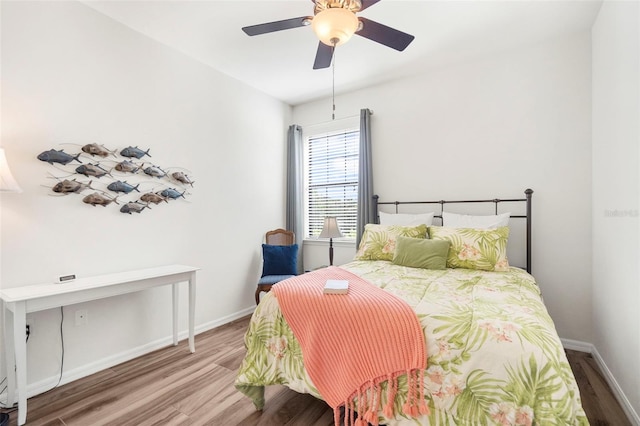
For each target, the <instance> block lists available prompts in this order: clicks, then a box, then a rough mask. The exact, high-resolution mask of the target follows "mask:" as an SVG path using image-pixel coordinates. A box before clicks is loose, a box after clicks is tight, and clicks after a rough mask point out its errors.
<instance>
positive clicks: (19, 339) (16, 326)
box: [13, 302, 27, 425]
mask: <svg viewBox="0 0 640 426" xmlns="http://www.w3.org/2000/svg"><path fill="white" fill-rule="evenodd" d="M26 328H27V313H26V306H25V303H24V302H16V303H15V305H14V310H13V341H14V345H15V354H16V381H17V388H18V425H23V424H25V423H26V422H27V342H26V337H25V330H26Z"/></svg>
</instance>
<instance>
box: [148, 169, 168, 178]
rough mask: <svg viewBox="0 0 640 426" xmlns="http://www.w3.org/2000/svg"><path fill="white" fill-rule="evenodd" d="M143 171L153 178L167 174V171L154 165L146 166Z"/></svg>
mask: <svg viewBox="0 0 640 426" xmlns="http://www.w3.org/2000/svg"><path fill="white" fill-rule="evenodd" d="M144 173H145V174H147V175H149V176H152V177H155V178H163V177H165V176H166V175H167V172H165V171H164V170H162V169H161V168H160V167H156V166H149V167H147V168H146V169H144Z"/></svg>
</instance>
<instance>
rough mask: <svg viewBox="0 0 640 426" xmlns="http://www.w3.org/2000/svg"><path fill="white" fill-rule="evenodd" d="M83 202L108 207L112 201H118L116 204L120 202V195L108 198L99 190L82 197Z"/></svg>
mask: <svg viewBox="0 0 640 426" xmlns="http://www.w3.org/2000/svg"><path fill="white" fill-rule="evenodd" d="M82 202H83V203H86V204H91V205H92V206H94V207H95V206H102V207H107V206H108V205H109V204H111V203H116V204H120V203H118V197H115V198H108V197H105V196H104V195H101V194H99V193H97V192H94V193H93V194H89V195H87V196H86V197H84V198H83V199H82Z"/></svg>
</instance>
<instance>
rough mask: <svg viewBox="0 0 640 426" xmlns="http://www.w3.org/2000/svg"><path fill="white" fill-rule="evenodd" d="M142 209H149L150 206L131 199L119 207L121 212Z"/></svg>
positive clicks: (134, 211) (139, 211) (136, 211)
mask: <svg viewBox="0 0 640 426" xmlns="http://www.w3.org/2000/svg"><path fill="white" fill-rule="evenodd" d="M144 209H151V207H149V206H148V205H146V204H142V203H138V202H137V201H133V202H128V203H127V204H125V205H124V206H122V207H120V212H121V213H128V214H131V213H141V212H142V210H144Z"/></svg>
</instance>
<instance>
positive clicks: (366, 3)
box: [358, 0, 380, 12]
mask: <svg viewBox="0 0 640 426" xmlns="http://www.w3.org/2000/svg"><path fill="white" fill-rule="evenodd" d="M379 1H380V0H362V7H361V8H360V10H359V11H358V12H362V11H363V10H365V9H366V8H368V7H370V6H373V5H374V4H376V3H378V2H379Z"/></svg>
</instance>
